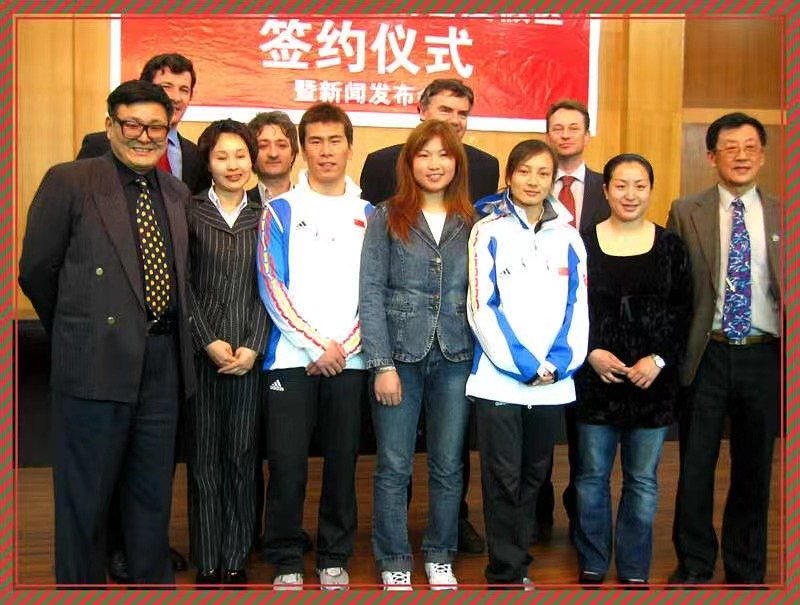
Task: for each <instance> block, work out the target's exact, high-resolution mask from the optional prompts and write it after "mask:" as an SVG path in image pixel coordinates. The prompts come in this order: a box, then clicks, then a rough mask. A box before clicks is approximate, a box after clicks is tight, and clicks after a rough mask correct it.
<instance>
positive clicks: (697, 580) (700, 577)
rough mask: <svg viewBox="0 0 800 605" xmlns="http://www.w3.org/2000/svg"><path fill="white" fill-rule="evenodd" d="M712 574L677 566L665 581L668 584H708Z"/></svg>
mask: <svg viewBox="0 0 800 605" xmlns="http://www.w3.org/2000/svg"><path fill="white" fill-rule="evenodd" d="M712 577H713V575H712V574H699V573H696V572H694V571H690V570H688V569H684V568H683V567H679V568H678V569H676V570H675V571H673V572H672V574H671V575H670V577H669V579H668V580H667V583H669V584H695V585H697V584H708V583H710V582H711V578H712Z"/></svg>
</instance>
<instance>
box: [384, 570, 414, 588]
mask: <svg viewBox="0 0 800 605" xmlns="http://www.w3.org/2000/svg"><path fill="white" fill-rule="evenodd" d="M381 583H382V584H383V589H384V590H413V589H412V588H411V572H410V571H382V572H381Z"/></svg>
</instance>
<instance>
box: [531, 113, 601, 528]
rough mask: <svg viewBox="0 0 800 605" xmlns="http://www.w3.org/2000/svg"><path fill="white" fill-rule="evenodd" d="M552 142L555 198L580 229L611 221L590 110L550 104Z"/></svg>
mask: <svg viewBox="0 0 800 605" xmlns="http://www.w3.org/2000/svg"><path fill="white" fill-rule="evenodd" d="M546 124H547V135H546V139H547V144H548V145H550V147H552V148H553V150H554V151H555V152H556V157H558V170H557V171H556V179H555V185H554V186H553V195H554V196H555V197H557V198H558V200H559V201H560V202H561V203H562V204H564V205H565V206H566V207H567V210H569V211H570V212H571V213H572V216H573V217H574V220H573V221H572V225H573V226H575V227H577V228H578V231H581V232H583V231H586V230H587V229H591V228H592V227H594V226H595V225H596V224H597V223H600V222H602V221H604V220H606V219H607V218H608V217H609V215H610V214H611V211H610V210H609V208H608V202H607V201H606V198H605V195H603V175H602V174H600V173H599V172H595V171H594V170H591V169H590V168H589V167H588V166H587V165H586V162H584V161H583V151H584V149H585V147H586V145H587V144H588V143H589V111H588V109H586V106H585V105H584V104H583V103H581V102H580V101H574V100H569V99H564V100H560V101H558V102H556V103H554V104H553V105H551V106H550V107H549V108H548V110H547V114H546ZM575 405H576V404H575V403H574V402H573V403H571V404H569V405H566V406H564V420H565V424H566V432H567V448H568V449H567V455H568V458H569V484H568V485H567V487H566V489H565V490H564V493H563V494H562V496H561V500H562V502H563V504H564V509H565V510H566V511H567V516H568V517H569V535H570V539H572V532H573V527H574V520H575V518H576V516H575V497H576V496H575V473H576V471H577V469H578V428H577V425H576V413H575ZM552 475H553V462H552V460H551V461H550V471H549V472H548V473H547V477H545V481H544V483H543V484H542V487H541V488H540V490H539V497H538V499H537V501H536V533H537V535H536V539H537V540H538V541H540V542H547V541H549V540H550V536H551V535H552V533H553V508H554V507H555V495H554V490H553V480H552Z"/></svg>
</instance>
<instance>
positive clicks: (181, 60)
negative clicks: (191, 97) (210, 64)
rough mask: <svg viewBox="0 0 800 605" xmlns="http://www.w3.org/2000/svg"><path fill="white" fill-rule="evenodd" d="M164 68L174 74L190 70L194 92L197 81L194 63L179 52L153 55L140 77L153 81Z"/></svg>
mask: <svg viewBox="0 0 800 605" xmlns="http://www.w3.org/2000/svg"><path fill="white" fill-rule="evenodd" d="M164 69H169V70H170V71H171V72H172V73H174V74H182V73H183V72H186V71H188V72H189V75H191V76H192V90H191V92H194V85H195V84H196V83H197V74H196V73H194V65H193V64H192V62H191V61H190V60H189V59H187V58H186V57H184V56H183V55H179V54H178V53H166V54H163V55H156V56H155V57H151V58H150V60H148V61H147V63H145V64H144V67H143V68H142V74H141V75H140V76H139V79H140V80H147V81H148V82H152V81H153V79H155V77H156V76H157V75H158V74H159V73H160V72H161V71H162V70H164Z"/></svg>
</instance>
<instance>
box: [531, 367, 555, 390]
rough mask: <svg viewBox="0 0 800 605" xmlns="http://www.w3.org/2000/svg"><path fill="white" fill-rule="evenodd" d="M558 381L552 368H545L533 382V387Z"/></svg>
mask: <svg viewBox="0 0 800 605" xmlns="http://www.w3.org/2000/svg"><path fill="white" fill-rule="evenodd" d="M555 381H556V377H555V376H553V374H552V373H551V372H550V370H545V371H544V372H543V373H542V374H540V375H539V377H538V378H537V379H536V380H534V381H533V382H531V383H530V384H531V386H532V387H539V386H544V385H546V384H553V383H554V382H555Z"/></svg>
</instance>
